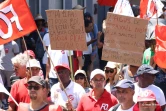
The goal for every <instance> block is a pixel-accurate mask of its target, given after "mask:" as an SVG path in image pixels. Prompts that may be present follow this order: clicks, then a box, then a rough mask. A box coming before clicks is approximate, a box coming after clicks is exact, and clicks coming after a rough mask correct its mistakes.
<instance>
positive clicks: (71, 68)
mask: <svg viewBox="0 0 166 111" xmlns="http://www.w3.org/2000/svg"><path fill="white" fill-rule="evenodd" d="M69 62H70V70H71V78H72V80H74V74H73V63H72V58H71V50H69Z"/></svg>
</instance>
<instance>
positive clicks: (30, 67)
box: [22, 37, 32, 79]
mask: <svg viewBox="0 0 166 111" xmlns="http://www.w3.org/2000/svg"><path fill="white" fill-rule="evenodd" d="M22 38H23V42H24V46H25V50H26V54H27V56H28V64H29V69H30V76H31V77H32V70H31V66H30V62H29V58H30V57H29V55H28V51H27V50H28V49H27V45H26V43H25V39H24V37H22ZM28 79H29V78H28Z"/></svg>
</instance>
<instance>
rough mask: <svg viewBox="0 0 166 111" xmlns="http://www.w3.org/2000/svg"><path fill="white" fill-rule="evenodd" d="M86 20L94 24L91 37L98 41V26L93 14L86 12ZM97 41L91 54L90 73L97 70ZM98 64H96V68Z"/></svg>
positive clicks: (93, 44)
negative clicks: (95, 62)
mask: <svg viewBox="0 0 166 111" xmlns="http://www.w3.org/2000/svg"><path fill="white" fill-rule="evenodd" d="M84 19H87V20H90V21H92V23H93V29H92V31H91V32H90V36H91V39H97V35H98V27H97V25H96V24H95V23H94V20H93V17H92V16H91V14H90V13H89V12H86V13H85V14H84ZM97 54H98V53H97V41H96V42H94V43H92V54H91V62H92V64H91V65H90V72H91V71H92V70H93V69H94V68H95V67H94V61H95V60H96V58H97V57H98V55H97ZM96 65H97V64H95V66H96Z"/></svg>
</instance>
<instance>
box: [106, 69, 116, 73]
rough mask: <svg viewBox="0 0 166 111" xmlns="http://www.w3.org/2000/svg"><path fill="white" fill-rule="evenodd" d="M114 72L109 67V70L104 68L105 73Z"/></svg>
mask: <svg viewBox="0 0 166 111" xmlns="http://www.w3.org/2000/svg"><path fill="white" fill-rule="evenodd" d="M109 72H110V73H114V69H110V70H105V73H109Z"/></svg>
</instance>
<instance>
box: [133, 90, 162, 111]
mask: <svg viewBox="0 0 166 111" xmlns="http://www.w3.org/2000/svg"><path fill="white" fill-rule="evenodd" d="M136 108H138V109H139V111H161V107H160V106H159V104H158V103H157V102H156V97H155V95H154V93H153V92H152V91H151V90H145V91H143V92H141V93H140V94H139V95H138V98H137V105H136V106H135V107H134V109H136Z"/></svg>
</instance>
